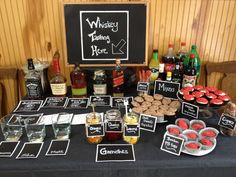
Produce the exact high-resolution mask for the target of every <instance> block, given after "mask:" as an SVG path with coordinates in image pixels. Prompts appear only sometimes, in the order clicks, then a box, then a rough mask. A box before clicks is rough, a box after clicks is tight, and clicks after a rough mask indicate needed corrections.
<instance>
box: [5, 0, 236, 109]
mask: <svg viewBox="0 0 236 177" xmlns="http://www.w3.org/2000/svg"><path fill="white" fill-rule="evenodd" d="M87 1H89V0H1V1H0V66H17V67H18V68H21V66H22V65H23V63H25V62H26V59H27V58H29V57H33V58H39V59H41V60H46V61H49V62H50V61H51V59H52V55H53V53H54V52H55V50H57V49H58V50H59V51H60V52H61V54H62V56H63V55H64V52H65V51H64V50H63V43H64V42H65V40H64V38H63V25H64V24H63V22H62V19H63V11H62V9H63V6H62V4H63V3H64V2H74V3H76V2H87ZM90 1H92V2H102V1H101V0H90ZM103 1H104V0H103ZM105 1H106V2H107V3H109V2H117V1H116V0H105ZM121 2H133V0H121ZM148 2H150V14H149V16H150V23H149V25H150V26H149V43H148V46H149V58H150V57H151V53H152V49H153V48H158V49H159V52H160V55H163V54H164V53H165V52H166V50H167V45H168V43H169V42H172V43H174V44H175V50H176V51H177V50H178V48H179V44H180V42H181V41H185V42H186V43H187V47H188V49H190V46H191V44H196V45H197V46H198V51H199V53H200V57H201V61H202V63H203V64H205V63H207V62H220V61H229V60H236V8H235V6H236V1H235V0H149V1H148ZM62 60H63V61H62V62H61V65H62V72H63V73H64V74H65V75H66V77H67V79H68V84H70V83H69V73H70V70H71V68H68V67H66V66H65V65H64V63H65V58H62ZM221 77H222V76H221V75H220V74H214V75H212V77H211V79H210V82H209V85H210V86H216V87H217V86H218V83H219V80H220V78H221ZM1 82H2V83H3V84H4V85H5V88H6V90H7V93H6V94H4V101H5V105H6V106H5V107H6V110H5V112H10V111H11V110H12V109H13V107H14V106H15V104H16V101H17V99H16V94H15V92H14V88H15V87H14V82H13V81H11V80H8V79H6V80H3V81H1ZM20 82H21V84H20V88H21V92H22V93H24V92H23V91H22V90H23V88H24V85H23V78H22V79H21V80H20ZM200 82H201V83H202V84H203V83H204V78H203V77H201V80H200Z"/></svg>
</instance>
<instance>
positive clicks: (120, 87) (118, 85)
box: [112, 59, 124, 97]
mask: <svg viewBox="0 0 236 177" xmlns="http://www.w3.org/2000/svg"><path fill="white" fill-rule="evenodd" d="M120 63H121V62H120V60H119V59H116V67H115V69H114V70H113V71H112V78H113V96H115V97H123V96H124V72H123V70H122V69H121V66H120Z"/></svg>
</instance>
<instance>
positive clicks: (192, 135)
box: [183, 130, 198, 141]
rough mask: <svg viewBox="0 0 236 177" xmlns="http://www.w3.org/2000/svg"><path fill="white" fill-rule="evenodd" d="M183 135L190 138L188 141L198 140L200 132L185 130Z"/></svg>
mask: <svg viewBox="0 0 236 177" xmlns="http://www.w3.org/2000/svg"><path fill="white" fill-rule="evenodd" d="M183 135H185V136H186V137H187V138H188V141H196V140H197V139H198V133H197V132H196V131H195V130H184V131H183Z"/></svg>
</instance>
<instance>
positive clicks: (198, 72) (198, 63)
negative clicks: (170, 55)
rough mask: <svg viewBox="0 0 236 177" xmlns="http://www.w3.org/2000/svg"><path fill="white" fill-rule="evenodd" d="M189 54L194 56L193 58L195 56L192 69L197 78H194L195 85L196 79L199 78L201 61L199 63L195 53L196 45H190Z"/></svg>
mask: <svg viewBox="0 0 236 177" xmlns="http://www.w3.org/2000/svg"><path fill="white" fill-rule="evenodd" d="M190 54H194V56H195V58H194V68H195V69H196V72H197V78H196V83H197V81H198V78H199V74H200V67H201V61H200V57H199V55H198V52H197V46H196V45H192V49H191V51H190Z"/></svg>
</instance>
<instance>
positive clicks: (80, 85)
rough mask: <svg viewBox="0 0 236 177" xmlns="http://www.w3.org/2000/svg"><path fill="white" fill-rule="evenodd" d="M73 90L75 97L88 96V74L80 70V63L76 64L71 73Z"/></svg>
mask: <svg viewBox="0 0 236 177" xmlns="http://www.w3.org/2000/svg"><path fill="white" fill-rule="evenodd" d="M70 79H71V91H72V96H73V97H86V96H87V82H86V76H85V73H84V72H83V71H81V70H80V67H79V64H78V63H76V64H75V68H74V70H73V71H72V72H71V73H70Z"/></svg>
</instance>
